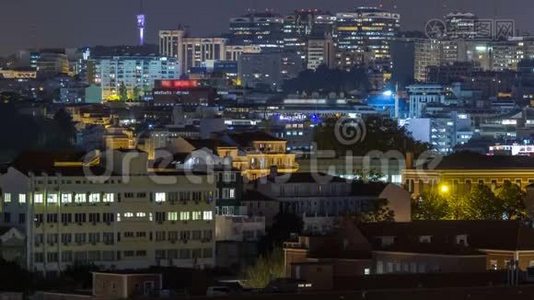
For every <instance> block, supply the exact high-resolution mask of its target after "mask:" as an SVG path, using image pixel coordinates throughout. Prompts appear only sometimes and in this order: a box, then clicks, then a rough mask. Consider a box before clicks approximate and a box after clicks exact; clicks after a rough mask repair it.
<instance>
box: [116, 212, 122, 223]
mask: <svg viewBox="0 0 534 300" xmlns="http://www.w3.org/2000/svg"><path fill="white" fill-rule="evenodd" d="M120 221H121V214H120V213H117V222H120Z"/></svg>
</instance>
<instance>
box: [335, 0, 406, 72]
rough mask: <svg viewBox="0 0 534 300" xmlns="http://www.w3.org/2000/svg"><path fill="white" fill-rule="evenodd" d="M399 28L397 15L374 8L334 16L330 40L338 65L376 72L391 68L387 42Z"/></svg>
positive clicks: (398, 16)
mask: <svg viewBox="0 0 534 300" xmlns="http://www.w3.org/2000/svg"><path fill="white" fill-rule="evenodd" d="M399 29H400V15H399V14H395V13H391V12H387V11H384V10H382V9H379V8H374V7H360V8H357V9H356V10H355V11H354V12H341V13H338V14H336V23H335V28H334V39H335V41H336V46H337V55H338V60H339V66H340V67H342V68H350V67H352V66H355V65H358V64H361V63H365V64H369V65H372V66H375V67H376V68H377V69H379V70H390V69H391V67H392V62H391V53H390V42H391V40H393V39H394V38H395V36H396V35H397V33H398V31H399Z"/></svg>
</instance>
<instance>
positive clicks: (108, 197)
mask: <svg viewBox="0 0 534 300" xmlns="http://www.w3.org/2000/svg"><path fill="white" fill-rule="evenodd" d="M114 196H115V195H113V194H112V193H106V194H104V197H103V198H102V202H106V203H110V202H113V201H114Z"/></svg>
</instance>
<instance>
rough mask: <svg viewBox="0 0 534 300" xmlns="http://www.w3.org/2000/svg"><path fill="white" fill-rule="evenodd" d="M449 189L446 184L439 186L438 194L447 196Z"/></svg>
mask: <svg viewBox="0 0 534 300" xmlns="http://www.w3.org/2000/svg"><path fill="white" fill-rule="evenodd" d="M450 190H451V188H450V187H449V186H448V185H447V184H441V185H440V186H439V192H440V194H448V193H449V192H450Z"/></svg>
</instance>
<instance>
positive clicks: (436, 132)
mask: <svg viewBox="0 0 534 300" xmlns="http://www.w3.org/2000/svg"><path fill="white" fill-rule="evenodd" d="M404 126H405V128H406V130H407V131H408V132H410V133H411V135H412V137H413V138H414V139H415V140H417V141H419V142H423V143H429V144H431V145H432V147H433V148H434V150H436V151H438V152H439V153H441V154H443V155H447V154H450V153H452V152H453V151H454V147H456V146H457V145H463V144H465V143H467V142H468V141H469V140H470V139H471V138H472V137H473V135H474V128H473V125H472V122H471V118H470V116H468V115H466V114H458V113H456V112H450V113H449V112H443V113H440V114H437V113H436V114H431V115H426V116H424V117H422V118H413V119H408V120H406V123H405V125H404Z"/></svg>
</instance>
